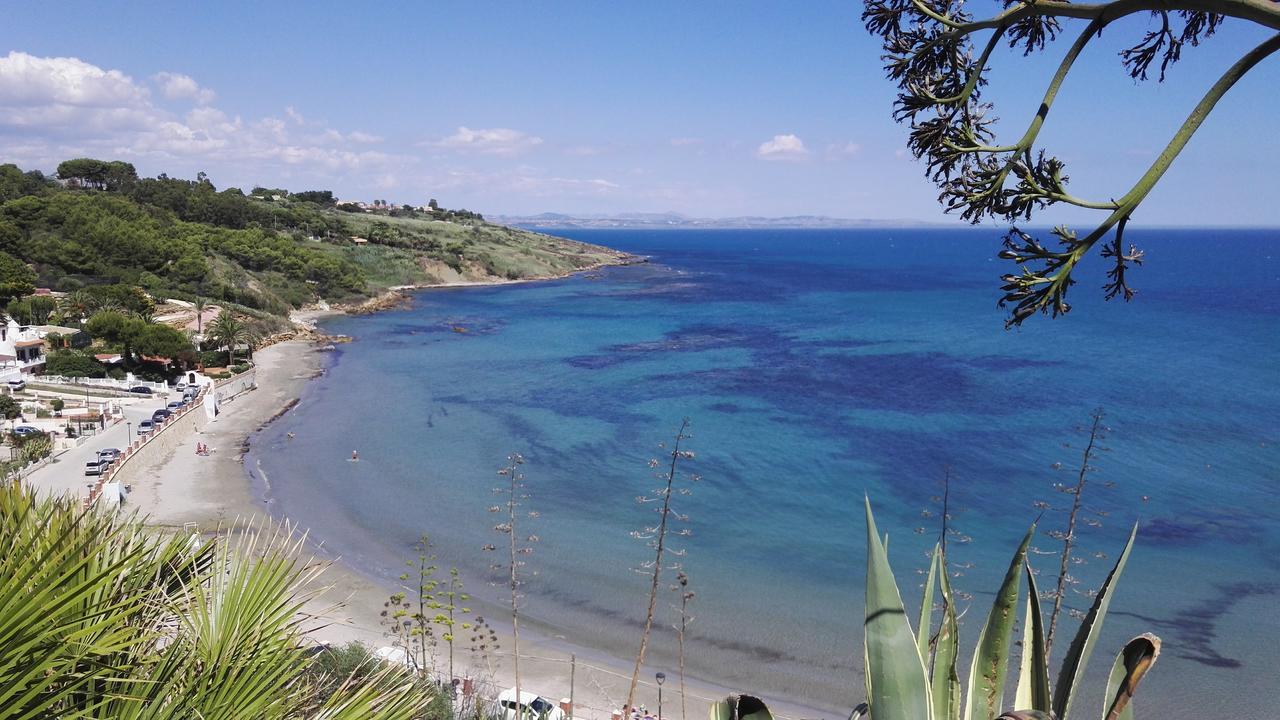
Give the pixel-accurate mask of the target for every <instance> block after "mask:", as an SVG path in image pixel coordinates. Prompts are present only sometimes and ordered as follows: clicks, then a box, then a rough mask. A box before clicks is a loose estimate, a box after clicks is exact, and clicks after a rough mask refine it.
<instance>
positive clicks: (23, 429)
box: [13, 425, 43, 437]
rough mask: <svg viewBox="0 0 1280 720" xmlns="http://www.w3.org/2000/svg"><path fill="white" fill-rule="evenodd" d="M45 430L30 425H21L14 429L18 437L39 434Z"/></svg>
mask: <svg viewBox="0 0 1280 720" xmlns="http://www.w3.org/2000/svg"><path fill="white" fill-rule="evenodd" d="M41 432H43V431H42V430H41V429H40V428H37V427H31V426H30V425H19V426H18V427H16V428H14V429H13V434H14V435H17V436H18V437H26V436H28V435H39V434H40V433H41Z"/></svg>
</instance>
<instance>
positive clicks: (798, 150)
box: [756, 134, 809, 160]
mask: <svg viewBox="0 0 1280 720" xmlns="http://www.w3.org/2000/svg"><path fill="white" fill-rule="evenodd" d="M808 154H809V151H808V150H807V149H805V146H804V142H803V141H801V140H800V138H798V137H796V136H795V135H790V134H788V135H774V136H773V139H772V140H766V141H765V142H762V143H760V147H758V148H756V157H758V158H760V159H762V160H799V159H801V158H804V157H806V156H808Z"/></svg>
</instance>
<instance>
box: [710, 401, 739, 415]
mask: <svg viewBox="0 0 1280 720" xmlns="http://www.w3.org/2000/svg"><path fill="white" fill-rule="evenodd" d="M707 407H708V409H710V410H714V411H715V412H720V413H724V414H726V415H737V414H738V413H740V412H742V411H743V407H742V406H741V405H737V404H735V403H730V402H718V403H712V404H711V405H708V406H707Z"/></svg>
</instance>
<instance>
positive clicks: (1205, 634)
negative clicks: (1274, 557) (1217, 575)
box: [1112, 530, 1280, 669]
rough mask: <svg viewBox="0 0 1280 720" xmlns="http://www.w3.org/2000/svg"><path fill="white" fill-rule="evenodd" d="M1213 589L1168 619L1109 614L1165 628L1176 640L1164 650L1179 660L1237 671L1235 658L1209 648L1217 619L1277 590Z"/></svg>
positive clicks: (1243, 585) (1247, 585)
mask: <svg viewBox="0 0 1280 720" xmlns="http://www.w3.org/2000/svg"><path fill="white" fill-rule="evenodd" d="M1144 532H1145V530H1144ZM1214 589H1215V590H1216V591H1217V595H1215V596H1213V597H1211V598H1208V599H1206V600H1202V601H1200V602H1198V603H1196V604H1195V605H1192V606H1190V607H1187V608H1184V609H1182V610H1179V611H1178V612H1176V613H1174V614H1173V616H1172V617H1169V618H1156V617H1151V616H1149V615H1140V614H1138V613H1133V612H1123V611H1112V612H1113V613H1115V614H1117V615H1127V616H1129V617H1133V618H1137V619H1139V620H1141V621H1143V622H1145V623H1148V624H1150V625H1153V626H1155V627H1157V628H1164V629H1167V630H1168V631H1169V633H1170V634H1171V635H1173V637H1174V638H1176V640H1175V641H1174V642H1170V643H1168V644H1166V646H1165V647H1173V648H1175V649H1174V651H1173V652H1174V654H1175V655H1177V656H1178V657H1180V658H1183V659H1185V660H1191V661H1193V662H1198V663H1200V664H1202V665H1208V666H1209V667H1216V668H1228V669H1233V668H1238V667H1241V666H1242V665H1243V664H1244V663H1242V662H1241V661H1240V660H1239V659H1237V658H1233V657H1228V656H1226V655H1223V654H1222V653H1221V652H1219V651H1218V649H1217V648H1215V647H1214V646H1213V643H1214V641H1215V640H1216V639H1217V637H1218V628H1217V624H1218V620H1219V619H1221V618H1222V616H1224V615H1226V614H1227V613H1229V612H1231V610H1232V609H1233V608H1234V607H1235V605H1236V604H1237V603H1239V602H1240V601H1241V600H1244V599H1247V598H1250V597H1255V596H1261V595H1274V594H1276V592H1277V591H1278V590H1280V588H1278V587H1277V586H1275V585H1271V584H1266V583H1251V582H1238V583H1231V584H1229V585H1215V586H1214Z"/></svg>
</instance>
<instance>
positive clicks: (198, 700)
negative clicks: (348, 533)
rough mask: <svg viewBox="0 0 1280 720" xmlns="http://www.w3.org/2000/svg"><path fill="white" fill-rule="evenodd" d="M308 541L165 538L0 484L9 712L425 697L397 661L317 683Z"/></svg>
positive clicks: (257, 709)
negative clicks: (310, 646)
mask: <svg viewBox="0 0 1280 720" xmlns="http://www.w3.org/2000/svg"><path fill="white" fill-rule="evenodd" d="M299 543H300V540H299V539H298V538H297V537H295V536H294V535H292V534H291V533H290V532H288V531H285V530H265V529H258V528H250V529H249V530H247V531H246V532H245V533H243V534H241V535H240V536H239V537H238V538H237V540H236V542H235V543H234V544H233V543H224V542H216V541H214V542H207V543H204V544H198V543H196V542H194V541H193V540H192V539H190V538H186V537H179V538H169V539H166V538H162V537H160V536H158V535H157V534H155V533H154V532H151V531H148V530H146V529H144V528H143V527H142V526H141V525H140V524H139V523H138V522H136V521H135V520H134V519H132V518H128V517H122V516H120V515H117V514H115V513H109V512H107V511H105V510H98V509H96V508H93V507H90V508H81V507H80V503H79V502H77V501H76V500H75V498H70V497H67V498H41V499H36V498H35V497H34V496H33V495H32V494H29V493H27V492H26V491H24V490H22V489H19V488H16V487H12V486H10V487H5V488H0V547H4V548H5V549H6V550H5V553H4V554H3V555H0V719H2V720H11V719H12V720H18V719H24V720H25V719H28V718H30V719H35V718H52V717H63V718H71V717H76V718H102V719H104V720H105V719H106V718H112V719H117V718H118V719H121V720H142V719H143V718H146V719H148V720H170V719H172V720H180V719H181V720H187V719H189V718H202V719H205V720H218V719H221V720H237V719H239V718H271V719H278V720H285V719H292V718H326V719H331V720H338V719H340V718H341V719H346V718H388V719H389V720H399V719H403V720H409V719H410V718H414V717H417V716H419V714H420V713H421V711H422V709H423V708H424V707H425V705H426V704H427V702H428V700H429V699H430V698H429V696H428V695H425V694H423V693H421V692H420V690H419V688H418V686H417V685H416V684H415V683H414V681H413V679H412V678H411V677H409V676H408V675H407V674H405V673H404V672H403V671H402V670H401V669H399V668H395V667H392V666H386V667H382V668H378V669H377V670H376V671H375V672H373V673H372V674H371V675H368V676H366V677H364V678H362V679H361V680H360V682H352V681H348V682H345V683H342V684H341V685H340V686H339V687H338V689H337V690H336V691H333V692H331V693H327V694H321V693H320V692H319V690H318V687H319V686H318V683H316V682H315V681H313V680H311V679H310V678H308V677H307V675H306V672H305V671H306V667H307V663H308V662H309V659H308V653H307V651H306V648H305V644H304V638H303V635H302V623H303V622H304V616H303V615H302V613H301V609H302V605H303V603H304V602H305V601H306V599H307V597H308V594H307V591H306V590H305V589H304V588H305V587H306V586H308V585H309V584H310V581H312V580H313V579H314V576H315V574H316V573H317V572H318V570H317V569H316V567H315V566H310V565H307V566H304V565H300V564H299V563H298V562H297V561H296V559H295V558H296V556H297V551H298V549H299Z"/></svg>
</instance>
